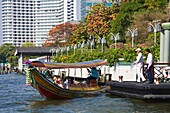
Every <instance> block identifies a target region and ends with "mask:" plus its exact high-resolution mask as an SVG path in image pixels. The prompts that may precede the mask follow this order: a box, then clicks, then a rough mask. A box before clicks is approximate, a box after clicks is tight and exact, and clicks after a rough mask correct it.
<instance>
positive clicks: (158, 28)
mask: <svg viewBox="0 0 170 113" xmlns="http://www.w3.org/2000/svg"><path fill="white" fill-rule="evenodd" d="M153 22H154V23H155V24H154V25H153V24H152V23H151V22H150V23H149V27H148V32H152V30H153V31H154V44H156V33H157V32H159V31H161V24H160V22H159V20H155V21H153Z"/></svg>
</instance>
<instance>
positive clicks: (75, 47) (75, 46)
mask: <svg viewBox="0 0 170 113" xmlns="http://www.w3.org/2000/svg"><path fill="white" fill-rule="evenodd" d="M76 49H77V44H75V45H74V55H75V54H76Z"/></svg>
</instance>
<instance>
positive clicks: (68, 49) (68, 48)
mask: <svg viewBox="0 0 170 113" xmlns="http://www.w3.org/2000/svg"><path fill="white" fill-rule="evenodd" d="M68 51H70V46H68V47H67V56H68Z"/></svg>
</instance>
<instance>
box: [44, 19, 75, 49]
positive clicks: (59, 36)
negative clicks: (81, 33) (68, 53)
mask: <svg viewBox="0 0 170 113" xmlns="http://www.w3.org/2000/svg"><path fill="white" fill-rule="evenodd" d="M76 28H77V24H72V23H70V22H66V23H63V24H59V25H56V26H55V27H54V28H52V29H51V30H50V31H49V33H48V36H49V37H50V38H48V39H47V40H46V41H45V43H44V46H64V45H65V44H66V43H67V42H68V39H69V38H70V36H71V34H72V31H74V30H75V29H76Z"/></svg>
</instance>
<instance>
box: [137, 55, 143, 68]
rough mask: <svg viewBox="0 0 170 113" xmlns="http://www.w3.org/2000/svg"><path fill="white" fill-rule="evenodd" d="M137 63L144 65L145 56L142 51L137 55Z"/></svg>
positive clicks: (139, 65)
mask: <svg viewBox="0 0 170 113" xmlns="http://www.w3.org/2000/svg"><path fill="white" fill-rule="evenodd" d="M135 64H136V66H137V67H142V65H143V56H142V53H141V52H140V53H138V56H137V57H136V61H135Z"/></svg>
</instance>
